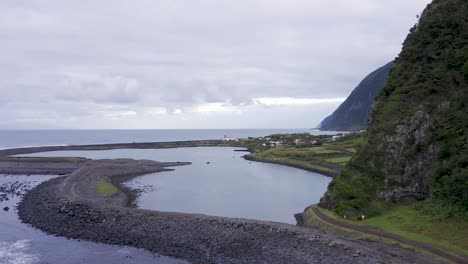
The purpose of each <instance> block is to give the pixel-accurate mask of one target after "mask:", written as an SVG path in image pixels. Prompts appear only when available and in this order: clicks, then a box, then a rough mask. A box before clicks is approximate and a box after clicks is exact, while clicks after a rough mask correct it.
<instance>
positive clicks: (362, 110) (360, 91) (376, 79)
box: [319, 62, 393, 131]
mask: <svg viewBox="0 0 468 264" xmlns="http://www.w3.org/2000/svg"><path fill="white" fill-rule="evenodd" d="M392 67H393V62H389V63H387V64H386V65H384V66H382V67H380V68H378V69H377V70H375V71H373V72H372V73H370V74H369V75H367V76H366V78H364V79H363V80H362V81H361V82H360V83H359V85H358V86H357V87H356V88H354V90H353V92H352V93H351V94H350V95H349V96H348V98H347V99H346V100H345V101H344V102H343V103H342V104H341V105H340V106H339V107H338V108H337V109H336V110H335V112H333V114H331V115H330V116H328V117H327V118H325V119H324V120H323V121H322V122H321V123H320V125H319V127H320V130H324V131H359V130H362V129H366V128H367V123H368V121H369V116H370V112H371V108H372V104H373V103H374V99H375V96H376V95H377V93H378V92H379V91H380V89H382V87H383V86H384V84H385V81H386V80H387V77H388V73H389V71H390V69H391V68H392Z"/></svg>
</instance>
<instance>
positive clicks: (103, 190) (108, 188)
mask: <svg viewBox="0 0 468 264" xmlns="http://www.w3.org/2000/svg"><path fill="white" fill-rule="evenodd" d="M117 191H118V190H117V188H116V187H115V186H114V185H113V184H112V183H108V182H106V181H105V180H103V179H99V180H98V181H97V182H96V192H97V193H100V194H104V195H112V194H115V193H116V192H117Z"/></svg>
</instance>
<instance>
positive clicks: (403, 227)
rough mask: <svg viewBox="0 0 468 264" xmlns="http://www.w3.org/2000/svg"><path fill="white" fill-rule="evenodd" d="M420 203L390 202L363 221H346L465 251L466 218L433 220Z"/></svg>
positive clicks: (467, 243) (467, 240) (467, 242)
mask: <svg viewBox="0 0 468 264" xmlns="http://www.w3.org/2000/svg"><path fill="white" fill-rule="evenodd" d="M418 205H419V203H412V204H406V205H399V206H391V207H390V208H389V209H387V210H385V211H384V212H383V213H382V214H381V215H378V216H374V217H371V218H368V219H366V220H364V221H357V222H348V223H353V224H356V225H368V226H374V227H378V228H381V229H383V230H385V231H387V232H389V233H393V234H397V235H400V236H402V237H405V238H408V239H412V240H416V241H423V242H427V243H431V244H436V245H440V246H444V247H447V248H450V249H453V250H455V251H457V252H460V253H464V254H468V220H467V219H463V218H461V217H451V218H447V219H443V220H435V219H434V218H433V216H431V215H428V214H425V213H424V212H422V211H421V210H420V209H419V206H418ZM320 210H321V211H322V212H323V213H325V214H327V215H328V216H330V217H333V218H335V219H338V220H342V221H344V220H343V219H342V217H341V216H339V215H337V214H336V213H334V212H331V211H328V210H326V209H322V208H321V209H320Z"/></svg>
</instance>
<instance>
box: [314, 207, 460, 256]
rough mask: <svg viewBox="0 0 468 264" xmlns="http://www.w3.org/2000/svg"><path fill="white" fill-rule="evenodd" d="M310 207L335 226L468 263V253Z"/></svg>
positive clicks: (316, 214)
mask: <svg viewBox="0 0 468 264" xmlns="http://www.w3.org/2000/svg"><path fill="white" fill-rule="evenodd" d="M310 208H311V209H312V212H313V213H314V214H315V216H317V217H318V218H319V219H320V220H322V221H324V222H326V223H329V224H332V225H335V226H339V227H343V228H347V229H351V230H354V231H359V232H362V233H366V234H371V235H376V236H380V237H384V238H388V239H391V240H395V241H397V242H400V243H403V244H407V245H410V246H412V247H415V248H419V249H422V250H425V251H428V252H430V253H432V254H435V255H438V256H441V257H443V258H445V259H448V260H450V261H453V262H455V263H460V264H468V255H466V254H462V253H458V252H454V251H453V250H451V249H448V248H444V247H441V246H437V245H433V244H429V243H426V242H421V241H415V240H411V239H407V238H404V237H402V236H399V235H396V234H391V233H388V232H385V231H384V230H382V229H380V228H377V227H371V226H359V225H353V224H350V223H346V222H343V221H339V220H336V219H333V218H331V217H329V216H327V215H325V214H324V213H322V212H320V210H319V209H318V207H317V206H315V205H314V206H311V207H310Z"/></svg>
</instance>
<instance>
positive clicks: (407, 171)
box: [320, 0, 468, 215]
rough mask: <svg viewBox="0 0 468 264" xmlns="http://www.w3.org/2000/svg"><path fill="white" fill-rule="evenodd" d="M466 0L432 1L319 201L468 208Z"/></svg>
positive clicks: (367, 209) (359, 206)
mask: <svg viewBox="0 0 468 264" xmlns="http://www.w3.org/2000/svg"><path fill="white" fill-rule="evenodd" d="M467 84H468V1H466V0H434V1H433V2H432V3H431V4H430V5H428V7H427V8H426V9H425V10H424V12H423V14H422V16H421V19H420V21H419V23H418V24H417V25H416V26H414V27H413V28H412V29H411V30H410V34H409V35H408V37H407V39H406V40H405V42H404V45H403V50H402V52H401V53H400V55H399V57H398V58H397V59H396V61H395V65H394V67H393V68H392V70H391V72H390V75H389V77H388V80H387V83H386V85H385V86H384V88H383V89H382V90H381V91H380V93H379V94H378V95H377V97H376V101H375V105H374V109H373V111H372V114H371V121H370V123H369V127H368V136H367V140H366V143H365V144H364V145H363V146H362V147H361V149H360V150H359V151H358V152H357V153H356V155H355V156H354V157H353V158H352V159H351V161H350V163H349V164H348V166H347V168H346V169H345V170H344V171H343V172H342V174H341V175H339V176H338V177H335V178H334V179H333V181H332V182H331V183H330V185H329V187H328V191H327V193H326V194H325V195H324V197H323V198H322V199H321V202H320V205H321V206H322V207H325V208H328V209H333V210H336V211H337V212H339V213H347V214H350V215H351V214H356V213H360V212H364V213H366V214H369V215H372V214H376V213H378V211H379V209H378V205H379V204H380V203H379V201H385V202H401V201H407V200H424V199H428V198H431V200H434V201H438V202H439V203H443V204H446V205H449V206H450V207H454V208H457V209H456V210H457V211H460V210H461V211H463V210H464V211H468V144H467V140H468V139H467V137H468V85H467Z"/></svg>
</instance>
